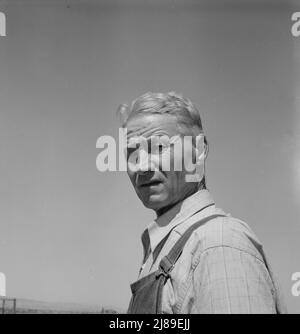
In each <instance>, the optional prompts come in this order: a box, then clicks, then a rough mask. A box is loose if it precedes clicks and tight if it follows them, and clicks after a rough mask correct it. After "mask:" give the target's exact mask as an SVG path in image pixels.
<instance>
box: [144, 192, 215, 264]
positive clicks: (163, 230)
mask: <svg viewBox="0 0 300 334" xmlns="http://www.w3.org/2000/svg"><path fill="white" fill-rule="evenodd" d="M213 204H214V201H213V198H212V196H211V195H210V193H209V191H208V190H207V189H202V190H199V191H198V192H196V193H194V194H193V195H191V196H189V197H188V198H186V199H185V200H183V201H181V202H179V203H177V204H176V205H175V206H173V207H172V208H171V209H170V210H169V211H167V212H165V213H164V214H163V215H161V216H159V217H158V218H157V219H155V220H154V221H153V222H152V223H150V224H149V225H148V227H147V229H146V230H145V231H144V233H143V234H142V243H143V247H144V257H145V256H146V254H149V244H150V247H151V251H152V252H153V251H154V249H155V247H156V246H157V245H158V244H159V242H160V241H161V240H162V239H163V238H164V237H165V236H166V235H167V234H168V233H169V232H170V231H171V230H172V229H173V228H174V227H176V226H177V225H179V224H181V223H182V222H184V221H185V220H186V219H188V218H189V217H191V216H192V215H194V214H195V213H196V212H199V211H201V210H203V209H205V208H206V207H208V206H211V205H213Z"/></svg>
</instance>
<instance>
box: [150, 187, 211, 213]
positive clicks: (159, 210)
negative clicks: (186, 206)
mask: <svg viewBox="0 0 300 334" xmlns="http://www.w3.org/2000/svg"><path fill="white" fill-rule="evenodd" d="M202 189H205V188H204V187H200V188H196V189H193V190H192V191H190V192H188V193H187V194H186V195H185V196H184V197H183V198H181V199H179V200H178V201H176V202H174V203H172V204H170V205H167V206H165V207H163V208H161V209H158V210H157V211H156V217H157V218H158V217H160V216H162V215H163V214H164V213H166V212H167V211H169V210H171V209H172V208H173V207H174V206H175V205H177V204H178V203H180V202H183V201H184V200H185V199H186V198H188V197H190V196H191V195H193V194H195V193H196V192H197V191H199V190H202Z"/></svg>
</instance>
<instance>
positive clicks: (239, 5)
mask: <svg viewBox="0 0 300 334" xmlns="http://www.w3.org/2000/svg"><path fill="white" fill-rule="evenodd" d="M0 11H2V12H4V13H5V15H6V20H7V31H6V32H7V36H6V37H0V101H1V104H0V175H1V177H0V272H3V273H5V275H6V280H7V295H9V296H12V297H17V298H29V299H36V300H43V301H52V302H75V303H85V304H100V305H105V306H109V307H115V308H119V309H123V310H126V308H127V306H128V302H129V299H130V288H129V285H130V284H131V283H132V282H133V281H135V280H136V278H137V273H138V268H139V265H140V262H141V260H142V245H141V241H140V236H141V233H142V232H143V230H144V229H145V228H146V226H147V225H148V224H149V223H150V222H151V221H152V220H153V219H154V218H155V215H154V213H153V212H151V211H149V210H148V209H146V208H144V207H143V205H142V203H140V201H139V199H138V198H137V196H136V194H135V193H134V189H133V188H132V186H131V183H130V181H129V179H128V176H127V174H126V172H118V171H116V172H99V171H98V170H97V168H96V158H97V155H98V154H99V152H100V150H99V149H97V148H96V141H97V139H98V138H99V137H100V136H103V135H110V136H114V137H115V138H116V139H117V136H118V130H119V126H120V124H119V121H118V118H117V116H116V110H117V108H118V106H119V104H121V103H130V102H131V101H132V100H133V99H135V98H136V97H138V96H139V95H141V94H143V93H145V92H147V91H154V92H167V91H171V90H174V91H176V92H178V93H182V94H183V95H184V96H187V97H189V98H190V99H191V100H192V101H193V102H194V103H195V104H196V105H197V106H198V108H199V110H200V113H201V117H202V122H203V127H204V131H205V133H206V136H207V138H208V142H209V146H210V150H209V156H208V159H207V163H206V181H207V186H208V189H209V190H210V191H211V193H212V195H213V197H214V199H215V202H216V205H217V206H218V207H220V208H222V209H224V210H225V211H226V212H228V213H230V214H232V215H233V216H235V217H237V218H239V219H242V220H244V221H245V222H247V223H248V224H249V225H250V226H251V228H252V229H253V230H254V232H255V233H256V235H257V236H258V238H259V239H260V241H261V242H262V243H263V245H264V249H265V252H266V253H267V257H268V258H269V261H270V262H271V264H272V267H273V271H274V272H275V273H276V274H277V277H278V280H279V282H280V284H281V286H282V291H283V294H284V296H285V300H286V304H287V306H288V310H289V312H291V313H300V296H299V297H295V296H293V295H292V294H291V288H292V284H293V282H292V280H291V276H292V274H293V273H294V272H300V261H299V260H300V223H299V214H300V205H299V202H300V201H299V198H300V144H299V143H300V112H299V110H300V102H299V101H300V92H299V89H300V71H299V68H300V66H299V65H300V37H294V36H293V35H292V34H291V26H292V21H291V15H292V13H293V12H295V11H300V1H299V2H298V1H294V2H293V3H292V2H288V1H274V0H272V1H271V0H261V1H258V0H257V1H250V0H244V1H241V0H240V1H237V0H224V1H216V0H210V1H207V0H199V1H196V0H185V1H180V0H177V1H175V0H164V1H158V0H154V1H153V0H152V1H150V0H143V1H137V0H125V1H124V0H123V1H118V0H111V1H108V0H105V1H101V0H99V1H95V0H94V1H92V0H85V1H80V0H72V1H71V0H69V1H67V0H66V1H58V0H39V1H32V0H22V1H20V0H9V1H7V0H0Z"/></svg>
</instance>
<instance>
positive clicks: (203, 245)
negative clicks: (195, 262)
mask: <svg viewBox="0 0 300 334" xmlns="http://www.w3.org/2000/svg"><path fill="white" fill-rule="evenodd" d="M191 242H192V244H193V245H194V247H193V248H196V249H194V251H193V253H203V252H205V251H207V250H210V249H213V248H216V247H230V248H233V249H236V250H239V251H242V252H246V253H248V254H251V255H253V256H255V257H257V258H258V259H261V260H263V250H262V244H261V243H260V241H259V239H258V238H257V237H256V235H255V234H254V232H253V231H252V230H251V228H250V227H249V225H248V224H247V223H245V222H244V221H242V220H240V219H237V218H234V217H232V216H231V215H226V216H220V217H216V218H213V219H211V220H209V221H208V222H207V223H205V224H203V225H201V226H200V227H198V228H197V229H196V230H195V231H194V232H193V234H192V238H191Z"/></svg>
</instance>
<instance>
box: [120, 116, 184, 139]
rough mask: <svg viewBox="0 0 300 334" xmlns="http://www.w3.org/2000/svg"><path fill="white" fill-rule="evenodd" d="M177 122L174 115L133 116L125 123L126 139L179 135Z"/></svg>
mask: <svg viewBox="0 0 300 334" xmlns="http://www.w3.org/2000/svg"><path fill="white" fill-rule="evenodd" d="M179 134H180V130H179V126H178V120H177V118H176V117H175V116H174V115H168V114H163V115H162V114H145V115H139V116H134V117H133V118H132V119H130V120H129V121H128V122H127V137H128V138H131V137H139V136H143V137H145V138H148V137H151V136H163V135H167V136H174V135H179Z"/></svg>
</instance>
